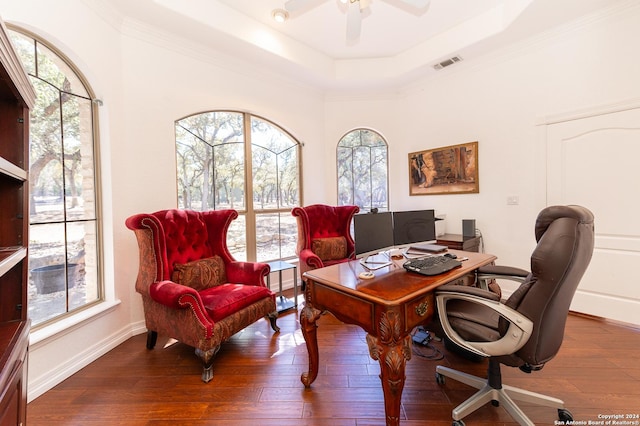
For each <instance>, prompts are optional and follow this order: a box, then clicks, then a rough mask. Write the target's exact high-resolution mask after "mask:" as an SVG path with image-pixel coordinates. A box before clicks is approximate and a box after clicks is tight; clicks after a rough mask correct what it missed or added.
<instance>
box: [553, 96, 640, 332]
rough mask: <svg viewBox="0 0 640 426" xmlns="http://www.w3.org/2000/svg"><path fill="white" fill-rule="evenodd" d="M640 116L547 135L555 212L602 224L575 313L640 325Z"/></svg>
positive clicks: (569, 124)
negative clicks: (579, 212)
mask: <svg viewBox="0 0 640 426" xmlns="http://www.w3.org/2000/svg"><path fill="white" fill-rule="evenodd" d="M639 166H640V108H634V109H629V110H625V111H620V112H615V113H607V114H600V115H594V116H591V117H587V118H581V119H575V120H570V121H565V122H562V123H557V124H551V125H549V126H548V127H547V204H548V205H554V204H580V205H583V206H585V207H587V208H589V209H590V210H591V211H592V212H593V214H594V216H595V230H596V240H595V250H594V255H593V259H592V261H591V264H590V265H589V269H588V270H587V273H586V274H585V277H584V278H583V280H582V282H581V283H580V286H579V287H578V292H577V293H576V296H575V297H574V300H573V303H572V305H571V309H572V310H575V311H578V312H584V313H588V314H592V315H597V316H601V317H606V318H611V319H615V320H619V321H624V322H629V323H633V324H640V315H638V312H640V279H639V278H638V272H637V267H638V266H640V218H639V215H638V211H640V171H639V169H640V167H639Z"/></svg>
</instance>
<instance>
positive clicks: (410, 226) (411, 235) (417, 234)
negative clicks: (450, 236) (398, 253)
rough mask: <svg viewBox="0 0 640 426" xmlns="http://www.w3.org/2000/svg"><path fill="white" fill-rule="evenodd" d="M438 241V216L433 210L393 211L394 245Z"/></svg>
mask: <svg viewBox="0 0 640 426" xmlns="http://www.w3.org/2000/svg"><path fill="white" fill-rule="evenodd" d="M435 241H436V218H435V212H434V211H433V210H411V211H402V212H393V245H394V246H395V247H401V246H405V245H408V244H414V243H424V242H429V243H434V242H435Z"/></svg>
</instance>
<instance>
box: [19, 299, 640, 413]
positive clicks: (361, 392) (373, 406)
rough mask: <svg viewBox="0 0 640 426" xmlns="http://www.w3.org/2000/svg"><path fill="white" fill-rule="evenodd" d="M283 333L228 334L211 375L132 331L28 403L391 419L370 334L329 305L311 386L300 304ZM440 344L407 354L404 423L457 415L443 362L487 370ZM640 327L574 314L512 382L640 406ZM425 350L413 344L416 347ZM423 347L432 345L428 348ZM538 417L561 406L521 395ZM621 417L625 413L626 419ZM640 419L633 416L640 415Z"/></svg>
mask: <svg viewBox="0 0 640 426" xmlns="http://www.w3.org/2000/svg"><path fill="white" fill-rule="evenodd" d="M278 324H279V326H280V327H281V332H280V333H279V334H274V333H273V331H272V330H271V328H270V327H269V323H268V322H267V321H265V320H260V321H259V322H257V323H255V324H254V325H252V326H251V327H249V328H247V329H245V330H244V331H243V332H241V333H238V334H237V335H235V336H234V337H233V338H232V339H231V340H230V341H229V342H227V343H226V344H225V345H223V347H222V349H221V350H220V352H219V353H218V355H217V358H216V361H215V363H214V376H213V380H212V381H211V382H210V383H208V384H204V383H202V382H201V381H200V372H201V370H200V364H199V360H198V359H197V358H196V356H195V354H194V352H193V349H191V348H189V347H187V346H184V345H182V344H180V343H177V344H173V345H171V344H169V345H168V346H166V347H165V348H163V345H164V343H165V341H166V340H167V339H166V338H162V336H159V338H158V345H157V347H156V349H154V350H152V351H148V350H147V349H146V348H145V338H146V336H145V335H139V336H135V337H133V338H131V339H129V340H128V341H126V342H124V343H123V344H121V345H120V346H118V347H117V348H115V349H114V350H112V351H111V352H109V353H108V354H106V355H105V356H103V357H102V358H100V359H98V360H97V361H95V362H94V363H92V364H91V365H89V366H87V367H86V368H84V369H83V370H81V371H80V372H78V373H77V374H75V375H74V376H73V377H71V378H69V379H67V380H66V381H64V382H63V383H61V384H60V385H58V386H56V387H55V388H54V389H52V390H50V391H49V392H47V393H45V394H44V395H42V396H40V397H39V398H37V399H36V400H34V401H32V402H31V403H30V404H29V405H28V409H27V420H28V424H29V425H31V426H33V425H48V426H51V425H89V426H97V425H195V426H198V425H229V424H232V425H240V426H242V425H247V426H257V425H260V426H288V425H291V426H293V425H295V426H300V425H330V426H343V425H344V426H347V425H349V426H354V425H358V426H364V425H368V426H373V425H384V403H383V397H382V389H381V386H380V379H379V378H378V374H379V366H378V364H377V361H374V360H373V359H371V358H370V357H369V352H368V349H367V344H366V343H365V333H364V332H363V331H362V330H361V329H359V328H357V327H355V326H351V325H345V324H342V323H340V322H339V321H338V320H336V319H335V318H334V317H332V316H331V315H325V316H324V317H323V318H322V319H321V320H320V321H319V329H318V340H319V346H320V373H319V375H318V378H317V380H316V381H315V382H314V383H313V385H312V387H311V388H310V389H305V388H304V386H303V385H302V383H301V382H300V374H301V373H302V372H303V371H306V369H307V362H308V359H307V352H306V346H305V344H304V340H303V338H302V334H301V332H300V327H299V323H298V314H297V313H296V311H289V312H286V313H284V314H282V315H281V317H280V318H279V320H278ZM435 347H436V348H438V349H439V350H441V351H442V352H443V353H444V356H445V357H444V359H442V360H439V361H434V360H430V359H426V358H423V357H420V356H418V355H417V354H416V353H415V352H414V355H413V357H412V359H411V360H410V361H409V362H408V363H407V371H406V375H407V381H406V384H405V388H404V392H403V395H402V420H401V424H402V425H404V426H409V425H435V426H440V425H443V426H444V425H447V426H448V425H451V410H452V409H453V408H454V406H456V405H457V404H459V403H460V402H462V401H463V400H464V399H466V398H467V397H469V396H470V395H471V394H472V393H473V392H474V390H473V389H471V388H469V387H467V386H466V385H462V384H460V383H456V382H455V381H453V380H448V381H447V382H446V384H445V385H443V386H440V385H437V384H436V382H435V379H434V372H435V367H436V365H439V364H442V365H448V366H452V367H453V368H457V369H461V370H464V371H466V372H469V373H472V374H476V375H481V376H484V370H485V367H486V362H484V361H483V362H480V363H475V362H472V361H468V360H466V359H464V358H461V357H460V356H458V355H455V354H453V353H450V352H447V351H446V350H445V349H444V348H443V347H442V344H441V343H436V344H435ZM638 348H640V330H638V329H634V328H631V327H625V326H623V325H618V324H612V323H609V322H606V321H603V320H599V319H593V318H587V317H582V316H577V315H570V317H569V320H568V323H567V329H566V334H565V340H564V344H563V347H562V348H561V350H560V353H559V354H558V356H557V357H556V358H555V359H554V360H552V361H551V362H549V363H548V364H547V365H546V366H545V368H544V369H543V370H542V371H539V372H534V373H532V374H531V375H527V374H525V373H522V372H521V371H520V370H518V369H514V368H503V377H504V383H506V384H511V385H514V386H518V387H523V388H526V389H528V390H531V391H535V392H541V393H546V394H552V395H553V396H555V397H558V398H561V399H563V400H564V401H565V404H566V407H567V408H568V409H569V410H570V411H571V412H572V413H573V415H574V419H575V421H583V422H585V423H584V424H587V423H588V421H598V420H601V419H600V418H599V416H600V415H612V414H619V415H623V416H624V415H637V414H639V413H640V363H639V362H638ZM416 350H417V349H416ZM422 352H423V353H430V352H431V351H430V350H426V349H423V350H422ZM521 406H522V408H523V410H524V411H525V413H527V415H528V416H529V417H530V418H531V419H532V420H533V421H534V422H535V423H536V424H537V425H553V424H554V421H556V420H557V417H556V410H554V409H548V408H540V407H534V406H530V405H526V404H523V405H521ZM622 420H624V419H622ZM639 420H640V419H638V418H635V419H632V421H635V422H636V423H635V424H636V425H637V424H639V423H637V422H638V421H639ZM465 423H466V424H467V425H468V426H472V425H483V426H484V425H514V424H515V423H514V422H513V420H512V419H511V418H510V416H509V415H508V414H507V413H506V412H505V411H504V409H503V408H500V407H498V408H496V407H493V406H491V404H488V405H486V406H484V407H483V408H481V409H480V410H479V411H477V412H475V413H474V414H472V415H470V416H468V417H467V418H465Z"/></svg>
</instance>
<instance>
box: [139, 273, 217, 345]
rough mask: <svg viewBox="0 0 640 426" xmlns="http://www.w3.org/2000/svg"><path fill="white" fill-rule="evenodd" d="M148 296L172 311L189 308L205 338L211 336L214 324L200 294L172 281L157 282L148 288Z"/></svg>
mask: <svg viewBox="0 0 640 426" xmlns="http://www.w3.org/2000/svg"><path fill="white" fill-rule="evenodd" d="M149 296H150V297H151V298H152V299H153V300H154V301H156V302H158V303H159V304H161V305H164V306H166V307H168V308H173V309H186V308H190V310H191V312H193V314H194V316H195V317H196V319H197V321H198V322H199V323H200V325H201V326H202V327H203V328H204V329H205V338H207V339H209V338H211V336H212V335H213V326H214V324H215V323H214V322H213V321H211V319H210V318H209V315H208V314H207V311H206V309H205V308H204V305H203V304H202V299H201V298H200V293H198V292H197V291H196V290H195V289H193V288H191V287H187V286H186V285H182V284H178V283H174V282H173V281H159V282H155V283H153V284H151V285H150V286H149Z"/></svg>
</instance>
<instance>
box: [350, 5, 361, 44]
mask: <svg viewBox="0 0 640 426" xmlns="http://www.w3.org/2000/svg"><path fill="white" fill-rule="evenodd" d="M356 3H359V2H355V3H349V10H348V11H347V40H349V41H355V40H358V39H359V38H360V28H361V26H362V15H361V13H360V5H359V4H356Z"/></svg>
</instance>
